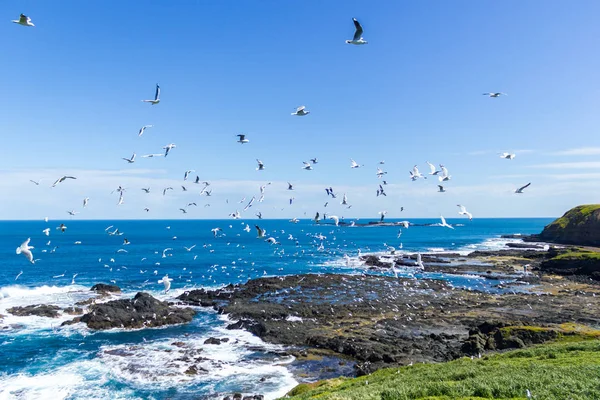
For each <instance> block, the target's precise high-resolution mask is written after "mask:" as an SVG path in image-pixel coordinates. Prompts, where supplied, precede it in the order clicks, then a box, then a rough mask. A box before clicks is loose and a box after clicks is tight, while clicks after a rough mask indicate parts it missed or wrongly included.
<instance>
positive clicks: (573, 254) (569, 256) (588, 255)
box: [552, 249, 600, 261]
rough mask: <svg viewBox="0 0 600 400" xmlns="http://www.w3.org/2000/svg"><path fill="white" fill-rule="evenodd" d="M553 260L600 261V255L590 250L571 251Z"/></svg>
mask: <svg viewBox="0 0 600 400" xmlns="http://www.w3.org/2000/svg"><path fill="white" fill-rule="evenodd" d="M552 260H580V261H583V260H595V261H598V260H600V253H598V252H595V251H590V250H581V249H570V250H569V251H567V252H565V253H563V254H559V255H557V256H556V257H552Z"/></svg>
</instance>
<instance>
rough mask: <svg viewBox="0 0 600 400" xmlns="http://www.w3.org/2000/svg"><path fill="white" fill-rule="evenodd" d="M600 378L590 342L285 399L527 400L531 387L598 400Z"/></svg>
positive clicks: (334, 383) (538, 395) (397, 371)
mask: <svg viewBox="0 0 600 400" xmlns="http://www.w3.org/2000/svg"><path fill="white" fill-rule="evenodd" d="M592 336H596V335H595V334H594V335H592ZM599 376H600V340H597V339H591V340H584V341H578V342H570V343H569V342H561V343H555V344H549V345H541V346H537V347H533V348H529V349H526V350H516V351H511V352H507V353H503V354H495V355H491V356H484V357H482V358H480V359H479V358H475V359H474V360H471V359H470V358H461V359H458V360H455V361H451V362H447V363H440V364H415V365H412V366H407V367H402V368H388V369H383V370H379V371H377V372H375V373H373V374H371V375H368V376H362V377H360V378H354V379H348V378H337V379H331V380H327V381H321V382H316V383H313V384H301V385H299V386H297V387H296V388H295V389H293V390H292V391H291V392H290V393H289V395H290V396H291V397H290V398H291V399H295V400H307V399H320V400H345V399H348V400H409V399H411V400H412V399H414V400H417V399H421V400H425V399H427V400H442V399H448V400H449V399H461V400H469V399H470V400H475V399H526V394H527V389H529V390H530V391H531V394H532V395H533V398H534V399H544V400H564V399H573V400H577V399H581V400H583V399H600V385H599V378H598V377H599Z"/></svg>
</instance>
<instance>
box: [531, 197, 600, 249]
mask: <svg viewBox="0 0 600 400" xmlns="http://www.w3.org/2000/svg"><path fill="white" fill-rule="evenodd" d="M539 239H540V240H542V241H546V242H552V243H560V244H574V245H578V246H600V204H589V205H583V206H578V207H575V208H572V209H570V210H569V211H567V212H566V213H565V215H563V216H562V217H560V218H558V219H557V220H555V221H554V222H552V223H551V224H549V225H547V226H546V227H545V228H544V230H543V231H542V233H541V234H540V236H539Z"/></svg>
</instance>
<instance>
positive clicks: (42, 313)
mask: <svg viewBox="0 0 600 400" xmlns="http://www.w3.org/2000/svg"><path fill="white" fill-rule="evenodd" d="M60 310H61V308H60V307H59V306H54V305H50V304H33V305H30V306H25V307H11V308H9V309H7V310H6V311H8V312H9V313H11V314H12V315H17V316H19V317H24V316H29V315H35V316H37V317H50V318H56V317H58V315H59V314H58V312H59V311H60Z"/></svg>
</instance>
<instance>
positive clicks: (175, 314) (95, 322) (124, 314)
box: [81, 292, 196, 329]
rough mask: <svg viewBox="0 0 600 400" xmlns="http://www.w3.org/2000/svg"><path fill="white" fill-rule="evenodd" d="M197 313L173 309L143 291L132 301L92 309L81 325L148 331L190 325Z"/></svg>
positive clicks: (186, 309)
mask: <svg viewBox="0 0 600 400" xmlns="http://www.w3.org/2000/svg"><path fill="white" fill-rule="evenodd" d="M195 314H196V312H195V311H194V310H193V309H191V308H189V307H188V308H179V307H171V306H169V304H168V303H167V302H162V301H160V300H157V299H155V298H154V297H152V296H150V295H149V294H148V293H144V292H140V293H138V294H136V295H135V297H134V298H133V299H123V300H113V301H109V302H107V303H102V304H94V305H92V306H90V310H89V312H88V313H87V314H85V315H83V316H82V317H81V322H85V323H86V324H87V326H88V327H89V328H92V329H111V328H146V327H157V326H163V325H172V324H182V323H186V322H190V321H191V320H192V318H193V317H194V315H195Z"/></svg>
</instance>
